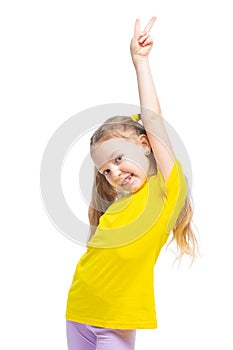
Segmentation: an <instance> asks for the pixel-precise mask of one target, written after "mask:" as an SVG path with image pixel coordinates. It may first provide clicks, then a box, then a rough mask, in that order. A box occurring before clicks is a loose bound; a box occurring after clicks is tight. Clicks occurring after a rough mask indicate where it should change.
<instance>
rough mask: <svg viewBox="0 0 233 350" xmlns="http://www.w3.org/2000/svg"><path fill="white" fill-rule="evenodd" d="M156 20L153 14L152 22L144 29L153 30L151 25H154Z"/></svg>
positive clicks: (146, 30)
mask: <svg viewBox="0 0 233 350" xmlns="http://www.w3.org/2000/svg"><path fill="white" fill-rule="evenodd" d="M155 20H156V17H155V16H153V17H152V18H151V20H150V22H149V23H148V24H147V25H146V26H145V29H144V31H145V32H149V31H150V30H151V27H152V26H153V24H154V22H155Z"/></svg>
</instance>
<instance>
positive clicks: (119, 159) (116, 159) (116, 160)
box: [115, 155, 123, 163]
mask: <svg viewBox="0 0 233 350" xmlns="http://www.w3.org/2000/svg"><path fill="white" fill-rule="evenodd" d="M122 158H123V155H121V156H118V157H116V158H115V162H116V163H118V162H119V161H121V159H122Z"/></svg>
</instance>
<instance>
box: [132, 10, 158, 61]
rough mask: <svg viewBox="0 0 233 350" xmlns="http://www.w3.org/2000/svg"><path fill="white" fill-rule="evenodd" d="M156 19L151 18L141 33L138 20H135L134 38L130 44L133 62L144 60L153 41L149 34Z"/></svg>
mask: <svg viewBox="0 0 233 350" xmlns="http://www.w3.org/2000/svg"><path fill="white" fill-rule="evenodd" d="M155 20H156V17H155V16H153V17H152V18H151V20H150V21H149V23H148V24H147V25H146V26H145V29H144V30H143V31H142V30H141V28H140V19H136V21H135V26H134V36H133V38H132V40H131V43H130V52H131V56H132V60H133V62H135V61H137V59H138V60H141V59H143V58H146V57H147V56H148V54H149V52H150V50H151V48H152V46H153V40H152V38H151V36H150V34H149V32H150V30H151V27H152V26H153V24H154V22H155Z"/></svg>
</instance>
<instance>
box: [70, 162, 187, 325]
mask: <svg viewBox="0 0 233 350" xmlns="http://www.w3.org/2000/svg"><path fill="white" fill-rule="evenodd" d="M164 194H165V195H164ZM186 195H187V187H186V181H185V177H184V173H183V170H182V166H181V163H180V162H179V160H178V159H177V158H175V162H174V165H173V168H172V170H171V173H170V175H169V178H168V179H167V181H166V183H165V182H164V179H163V176H162V174H161V172H160V171H159V170H158V173H157V174H156V175H153V176H151V178H150V179H149V181H148V182H146V183H145V184H144V185H143V187H142V188H140V189H139V190H138V191H137V192H135V193H131V194H127V195H125V196H124V197H122V198H120V199H118V200H117V201H116V202H114V203H112V204H111V205H110V206H109V208H108V209H107V211H106V212H105V213H104V214H103V215H102V216H101V218H100V222H99V225H98V227H97V229H96V232H95V234H94V236H93V237H92V238H91V239H90V241H89V242H88V247H87V251H86V253H84V255H83V256H82V257H81V259H80V260H79V262H78V264H77V266H76V270H75V273H74V276H73V281H72V284H71V287H70V289H69V293H68V299H67V308H66V319H67V320H70V321H75V322H80V323H86V324H89V325H93V326H97V327H105V328H115V329H143V328H146V329H150V328H156V327H157V318H156V310H155V299H154V265H155V263H156V260H157V258H158V256H159V253H160V250H161V248H162V247H163V245H164V244H165V242H166V241H167V238H168V236H169V233H170V232H171V230H172V228H173V227H174V225H175V223H176V220H177V218H178V216H179V213H180V211H181V209H182V208H183V206H184V202H185V198H186Z"/></svg>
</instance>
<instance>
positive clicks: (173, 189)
mask: <svg viewBox="0 0 233 350" xmlns="http://www.w3.org/2000/svg"><path fill="white" fill-rule="evenodd" d="M163 181H164V180H163ZM163 188H164V191H165V197H164V198H165V199H164V211H165V213H164V214H165V231H166V233H170V232H171V230H172V229H173V227H174V225H175V223H176V221H177V219H178V217H179V214H180V212H181V210H182V209H183V207H184V204H185V199H186V196H187V183H186V179H185V175H184V172H183V168H182V165H181V163H180V161H179V160H178V159H177V158H176V157H175V161H174V165H173V167H172V170H171V172H170V175H169V177H168V179H167V180H166V182H165V181H164V184H163Z"/></svg>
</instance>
